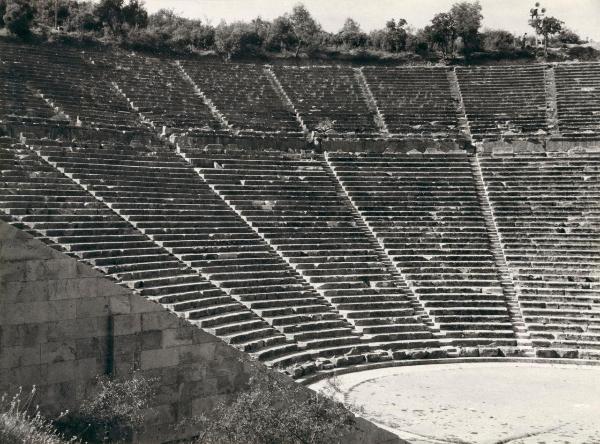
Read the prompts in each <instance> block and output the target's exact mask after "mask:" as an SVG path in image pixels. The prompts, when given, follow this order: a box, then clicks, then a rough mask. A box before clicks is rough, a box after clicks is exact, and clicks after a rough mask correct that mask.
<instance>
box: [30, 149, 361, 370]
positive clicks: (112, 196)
mask: <svg viewBox="0 0 600 444" xmlns="http://www.w3.org/2000/svg"><path fill="white" fill-rule="evenodd" d="M40 150H41V152H42V153H43V155H44V156H47V158H48V160H49V161H50V162H51V163H53V164H55V165H56V166H57V167H59V168H61V169H64V171H65V172H66V173H68V174H69V175H70V176H71V177H72V178H73V179H75V180H78V181H80V182H81V183H82V184H83V185H84V186H85V187H87V189H88V190H89V191H90V192H91V193H93V194H95V195H96V196H97V197H98V198H101V199H102V200H103V201H104V202H106V203H107V204H108V205H110V207H111V208H112V209H113V210H114V211H117V212H118V213H119V214H120V215H121V216H122V217H124V218H126V219H127V220H128V221H129V222H130V223H132V224H133V225H134V226H135V227H136V228H138V229H139V230H140V231H142V232H143V233H144V234H146V235H148V236H149V237H150V238H151V239H152V240H154V241H155V242H156V243H158V244H159V245H161V246H163V247H164V248H165V249H167V251H169V252H171V253H172V254H174V255H175V256H176V257H177V258H178V259H180V260H181V261H183V262H185V263H186V264H189V265H190V266H191V267H192V268H194V269H195V270H198V271H199V272H201V273H202V274H203V275H205V276H206V277H207V278H209V279H210V280H211V281H212V282H213V283H215V284H217V286H218V287H220V288H221V289H223V290H224V291H225V292H226V293H227V294H228V295H229V296H231V297H233V298H234V299H235V300H237V301H239V302H241V303H243V304H244V305H246V306H247V307H248V308H250V309H251V310H252V311H253V312H254V313H256V314H258V315H259V316H260V317H261V318H262V319H266V320H268V322H269V323H270V324H271V325H272V326H274V327H276V328H278V329H280V330H281V331H282V332H283V333H285V334H286V335H287V337H289V338H290V339H291V340H295V341H298V342H299V343H300V346H301V347H302V349H303V350H304V351H301V352H298V353H296V354H295V355H294V356H292V357H285V359H284V360H277V361H274V359H275V358H276V357H277V355H280V354H281V348H282V347H286V350H287V349H289V351H295V350H292V349H291V348H292V347H291V346H290V345H289V344H282V343H279V342H276V343H274V344H273V345H272V347H267V348H265V349H263V350H261V351H260V353H259V354H258V356H259V357H260V358H261V359H263V360H269V362H271V363H276V364H278V365H288V364H291V363H293V362H294V361H298V360H306V359H309V358H310V357H311V356H312V357H314V356H319V355H322V354H323V355H331V354H336V352H337V351H336V349H335V348H334V346H335V345H337V340H338V339H337V336H336V332H335V331H333V330H331V329H330V328H329V324H328V323H334V324H336V325H342V326H347V324H343V323H342V324H340V323H339V322H337V321H338V319H340V315H339V314H338V313H337V312H335V310H333V308H332V307H331V305H329V304H328V303H327V301H326V300H325V299H324V298H322V297H321V296H319V295H318V294H317V293H316V292H315V291H314V289H312V288H311V287H310V286H309V285H308V284H307V283H306V282H304V281H303V280H302V279H301V277H300V276H299V275H298V274H297V273H295V272H294V270H293V269H292V268H290V267H289V266H288V265H287V264H286V263H285V262H284V261H283V260H282V259H281V258H280V256H279V255H277V253H276V252H275V251H274V250H272V249H271V248H270V247H269V245H268V244H266V243H265V242H264V241H263V240H262V239H261V238H260V237H259V236H258V235H257V234H256V233H254V232H253V231H252V229H251V228H250V227H249V226H248V225H247V224H246V223H245V222H244V221H243V220H241V219H240V218H239V217H238V216H237V214H236V213H235V212H233V211H232V210H231V209H230V208H229V207H228V206H227V205H226V204H225V203H224V202H223V201H222V200H221V199H220V198H219V197H218V196H217V195H215V194H214V193H213V191H212V190H211V189H210V188H209V187H208V185H207V184H206V183H204V182H203V181H202V180H201V178H200V177H199V176H198V175H197V174H196V173H195V172H194V170H193V169H192V168H191V167H190V166H189V165H188V164H187V163H186V162H185V161H184V160H183V159H182V158H181V157H180V156H178V155H176V154H175V153H172V152H169V151H167V150H164V149H161V148H157V147H154V148H151V147H149V148H148V149H131V148H129V147H120V146H105V147H101V148H93V147H83V148H75V147H62V146H42V147H40ZM196 308H197V307H196V306H195V305H194V304H193V303H192V304H190V305H189V309H190V310H194V309H196ZM255 323H257V321H255V320H254V319H236V318H235V315H233V318H232V323H231V324H230V325H228V328H229V329H230V331H231V332H232V333H235V332H237V331H239V330H244V329H245V328H246V327H247V324H251V325H252V324H255ZM347 330H348V329H347ZM269 331H270V330H269ZM221 333H223V332H221ZM265 333H267V332H266V331H265ZM347 336H353V337H354V338H355V341H356V342H357V343H358V342H360V338H359V336H358V334H355V333H352V332H350V331H348V335H347ZM257 338H259V337H258V336H256V337H255V336H254V333H253V336H251V337H250V338H249V340H254V339H257ZM294 347H295V346H294ZM347 348H348V347H345V348H343V349H341V350H339V352H340V353H341V352H345V351H347ZM306 349H307V350H306Z"/></svg>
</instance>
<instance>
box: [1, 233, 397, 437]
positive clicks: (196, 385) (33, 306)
mask: <svg viewBox="0 0 600 444" xmlns="http://www.w3.org/2000/svg"><path fill="white" fill-rule="evenodd" d="M133 371H140V372H141V373H143V374H145V375H147V376H153V377H158V378H159V380H160V390H159V395H158V396H157V399H156V402H155V405H153V407H152V408H151V409H150V410H149V411H148V412H146V413H147V418H148V424H149V425H148V428H147V430H146V432H145V434H144V435H143V436H141V437H139V440H140V441H141V442H144V443H146V442H164V441H167V440H172V439H175V438H181V437H184V436H186V435H187V436H190V435H191V434H193V431H189V430H188V431H182V430H175V427H174V426H175V425H176V424H177V423H178V422H179V421H180V420H181V419H183V418H184V417H186V416H189V415H197V414H199V413H202V412H206V411H208V410H210V409H211V408H212V407H213V406H214V405H215V404H216V403H217V402H219V401H221V400H228V399H231V398H232V397H233V396H235V395H236V393H238V392H239V391H241V390H244V389H245V388H246V387H247V382H248V379H249V378H250V376H251V375H252V374H253V372H257V371H261V372H262V371H269V370H267V369H266V367H264V366H263V365H262V364H259V363H256V362H252V361H250V358H249V357H247V356H246V355H245V354H243V353H241V352H239V351H238V350H236V349H234V348H232V347H230V346H228V345H227V344H225V343H224V342H222V341H220V340H219V339H218V338H216V337H214V336H212V335H210V334H208V333H206V332H204V331H202V330H201V329H199V328H196V327H195V326H193V325H191V324H189V323H188V322H187V321H185V320H182V319H180V318H178V317H177V316H176V315H174V314H172V313H170V312H168V311H167V310H165V309H164V308H163V307H162V306H161V305H159V304H157V303H153V302H151V301H148V300H146V299H144V298H142V297H141V296H138V295H136V294H134V293H133V292H131V291H130V290H128V289H126V288H124V287H121V286H119V285H117V284H116V283H114V282H112V281H111V280H110V279H109V278H107V277H105V276H104V275H102V274H101V273H99V272H97V271H95V270H93V269H92V268H90V267H89V266H87V265H85V264H83V263H81V262H78V261H77V260H76V259H73V258H71V257H68V256H66V255H64V254H63V253H60V252H58V251H55V250H53V249H51V248H50V247H48V246H47V245H45V244H43V243H42V242H40V241H38V240H36V239H34V238H32V237H31V236H30V235H28V234H27V233H24V232H22V231H20V230H18V229H16V228H14V227H12V226H11V225H9V224H7V223H6V222H2V221H0V393H3V392H9V393H10V392H14V391H15V390H16V389H17V388H18V387H19V386H23V387H24V389H25V390H28V389H29V388H30V387H31V386H32V385H36V386H37V388H38V389H37V393H38V396H37V399H36V400H35V401H36V402H37V403H39V404H40V407H41V408H42V411H44V412H45V413H47V414H54V413H57V412H58V411H61V410H64V409H66V408H73V407H76V406H77V404H78V402H79V400H81V399H82V397H83V396H85V395H86V394H89V393H93V390H94V383H95V381H96V378H97V376H99V375H105V374H112V375H115V376H127V375H130V374H131V373H132V372H133ZM279 377H281V378H286V379H287V377H286V376H284V375H279ZM289 383H290V384H295V383H294V382H293V381H292V380H289ZM306 390H307V391H308V390H309V389H306ZM359 424H360V427H361V432H359V433H355V434H353V435H352V436H349V437H346V438H344V442H348V443H352V442H356V443H358V442H360V443H394V442H400V440H398V439H397V438H395V437H394V436H393V435H391V434H390V433H388V432H386V431H383V430H381V429H379V428H377V427H375V426H374V425H373V424H371V423H368V422H367V421H362V420H360V422H359Z"/></svg>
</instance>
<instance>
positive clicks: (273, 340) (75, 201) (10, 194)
mask: <svg viewBox="0 0 600 444" xmlns="http://www.w3.org/2000/svg"><path fill="white" fill-rule="evenodd" d="M1 143H2V145H1V150H0V168H1V169H2V178H1V179H0V208H1V209H2V211H3V212H4V213H5V214H7V215H9V216H10V217H11V220H10V221H11V222H13V223H15V222H18V223H19V224H20V226H21V227H23V226H24V227H27V228H29V230H30V231H34V232H37V237H38V238H40V239H41V240H43V241H45V242H46V243H50V244H53V245H55V246H58V247H60V249H62V250H63V251H65V252H67V253H68V254H71V255H74V256H76V257H77V258H79V259H80V260H82V261H84V262H86V263H88V264H90V265H92V266H94V267H96V268H97V269H99V270H100V271H102V272H104V273H106V274H107V275H109V276H111V277H113V278H114V279H115V280H116V281H117V282H118V283H120V284H121V285H124V286H127V287H129V288H132V289H133V290H135V291H137V292H138V293H139V294H141V295H142V296H144V297H147V298H148V299H151V300H154V301H157V302H159V303H161V304H163V305H164V306H166V307H168V308H169V309H171V310H174V311H175V312H177V313H178V314H179V315H181V316H184V317H186V318H187V319H189V320H190V322H193V323H196V324H198V325H199V326H201V327H202V328H204V329H206V330H207V331H210V332H212V333H214V334H216V335H217V336H219V337H220V338H221V339H223V340H224V341H226V342H228V343H231V344H232V345H235V346H236V347H239V348H240V349H242V350H244V351H246V352H249V353H252V354H255V355H256V356H257V357H259V358H260V357H262V356H263V353H264V352H265V351H266V350H269V351H270V352H271V353H273V352H274V351H275V348H274V347H275V346H276V345H278V346H279V351H280V354H284V353H291V352H294V351H295V350H296V345H295V343H293V341H291V340H289V339H288V338H286V337H285V335H284V334H282V333H281V332H279V331H278V330H276V329H274V328H273V327H272V326H270V325H269V324H268V323H267V322H266V321H265V320H263V319H261V318H260V317H259V316H257V314H256V313H253V312H252V310H250V309H249V308H248V307H246V306H244V305H243V304H242V303H240V302H239V301H237V300H235V299H234V298H232V297H231V296H230V295H227V294H226V292H225V291H223V290H221V289H219V288H217V287H216V286H215V285H213V284H212V283H211V282H209V281H208V280H206V279H205V278H204V277H202V276H201V275H200V274H198V273H197V271H195V270H194V269H192V268H191V267H189V265H187V264H186V263H184V262H183V261H181V260H180V259H178V258H176V257H175V256H173V255H172V254H170V252H168V251H167V250H166V249H165V248H164V247H161V246H160V245H158V244H157V243H156V242H154V241H153V240H152V239H151V238H150V237H148V236H147V235H146V234H144V233H142V232H141V231H140V230H137V229H135V228H134V227H133V226H132V225H131V224H130V223H129V222H128V221H126V220H125V219H123V218H121V217H119V216H118V215H117V214H115V213H114V212H113V211H112V210H111V209H110V208H109V207H108V206H107V205H105V204H104V203H102V202H99V201H98V200H96V199H95V198H94V197H93V196H92V195H91V194H89V193H87V192H86V191H85V190H84V189H82V188H81V187H80V186H79V185H77V184H76V183H74V182H73V181H72V180H71V179H69V178H67V177H66V176H64V175H62V174H61V173H59V172H58V171H57V170H56V169H55V168H53V167H52V166H50V165H49V164H48V163H46V162H44V161H43V160H42V158H40V156H38V155H37V154H36V153H35V152H33V151H31V150H30V149H29V148H27V147H24V146H22V145H14V144H11V143H10V141H9V140H6V139H4V140H3V141H2V142H1ZM35 148H36V149H37V150H39V151H40V152H42V153H45V154H48V155H56V156H60V155H61V154H57V153H68V152H71V151H72V149H71V148H70V147H68V146H61V145H60V144H59V143H57V142H50V141H47V140H46V141H41V140H40V141H37V142H36V146H35ZM82 150H83V149H82ZM86 151H87V149H86ZM84 152H85V151H84ZM53 153H54V154H53ZM85 156H86V159H87V161H88V163H92V162H94V150H93V149H89V152H88V153H87V154H86V155H85ZM99 181H100V182H104V181H103V180H102V179H99ZM107 182H108V180H107ZM106 187H107V188H110V187H111V185H110V184H109V183H106Z"/></svg>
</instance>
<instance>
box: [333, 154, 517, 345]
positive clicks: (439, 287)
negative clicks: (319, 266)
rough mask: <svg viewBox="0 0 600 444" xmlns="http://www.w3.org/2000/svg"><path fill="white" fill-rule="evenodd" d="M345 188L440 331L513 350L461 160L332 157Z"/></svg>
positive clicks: (450, 157) (468, 177) (466, 162)
mask: <svg viewBox="0 0 600 444" xmlns="http://www.w3.org/2000/svg"><path fill="white" fill-rule="evenodd" d="M330 159H331V163H332V165H333V168H334V170H335V171H336V173H337V175H338V177H339V178H340V180H341V182H342V184H343V185H344V188H345V189H346V191H347V192H348V194H349V195H350V197H351V199H352V200H353V202H354V203H355V205H356V207H357V208H358V209H359V211H360V213H361V215H362V216H363V217H364V218H365V220H366V221H367V223H368V224H369V226H370V227H371V229H372V230H373V231H374V233H375V234H376V235H377V237H378V238H379V239H381V241H382V243H383V245H384V247H385V249H386V251H387V253H388V254H389V255H390V256H391V258H392V260H393V261H394V263H395V264H396V266H397V267H398V269H399V270H400V272H401V273H402V274H403V275H404V276H405V277H406V280H407V281H408V283H409V285H410V286H411V288H412V290H413V291H414V292H415V293H416V294H417V295H418V297H419V299H420V300H421V301H422V303H423V305H424V306H425V308H426V310H427V311H428V313H429V315H430V316H431V317H432V318H433V319H434V320H435V322H436V324H437V325H438V326H439V328H440V329H441V330H442V331H443V332H445V333H446V335H447V336H448V337H450V338H454V339H453V344H454V345H456V346H461V347H468V346H480V345H498V346H513V345H515V344H516V342H515V339H514V332H513V330H512V325H511V323H510V319H509V313H508V311H507V307H506V301H505V298H504V295H503V290H502V288H501V285H500V281H499V276H498V271H497V269H496V265H495V260H494V257H493V255H492V253H491V249H490V244H489V238H488V234H487V232H486V228H485V222H484V219H483V216H482V213H481V208H480V207H479V202H478V200H477V193H476V189H475V183H474V179H473V177H472V174H471V170H470V168H469V159H468V157H467V156H466V155H460V154H457V155H377V154H368V155H351V156H346V155H331V156H330Z"/></svg>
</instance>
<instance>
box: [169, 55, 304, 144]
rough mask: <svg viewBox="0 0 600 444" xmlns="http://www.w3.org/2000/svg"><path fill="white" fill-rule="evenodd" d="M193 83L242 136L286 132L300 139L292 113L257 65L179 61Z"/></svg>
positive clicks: (266, 74) (299, 129) (261, 68)
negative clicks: (242, 133)
mask: <svg viewBox="0 0 600 444" xmlns="http://www.w3.org/2000/svg"><path fill="white" fill-rule="evenodd" d="M181 63H182V66H183V67H184V69H185V71H186V72H187V73H188V74H189V75H190V77H191V79H192V80H193V81H194V83H195V84H196V85H197V86H198V88H200V90H201V91H202V92H203V93H204V94H206V96H207V97H208V98H209V99H210V100H211V101H212V102H213V103H214V104H215V106H216V107H217V108H218V109H219V111H220V112H222V113H223V114H224V115H225V117H226V119H227V121H228V122H229V124H231V125H232V126H233V127H234V128H235V129H238V130H241V131H242V132H245V133H250V134H252V133H269V134H270V133H287V134H288V135H296V136H298V137H302V135H303V134H302V130H301V128H300V125H299V123H298V122H297V121H296V116H295V114H294V110H293V109H292V108H291V107H290V106H288V105H286V104H285V102H284V101H283V99H282V98H281V97H280V96H279V94H278V92H277V90H276V89H275V87H274V85H273V83H272V80H271V78H270V76H269V74H268V73H267V72H266V71H265V68H264V67H263V66H261V65H254V64H235V63H227V64H225V63H198V62H197V61H182V62H181Z"/></svg>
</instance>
